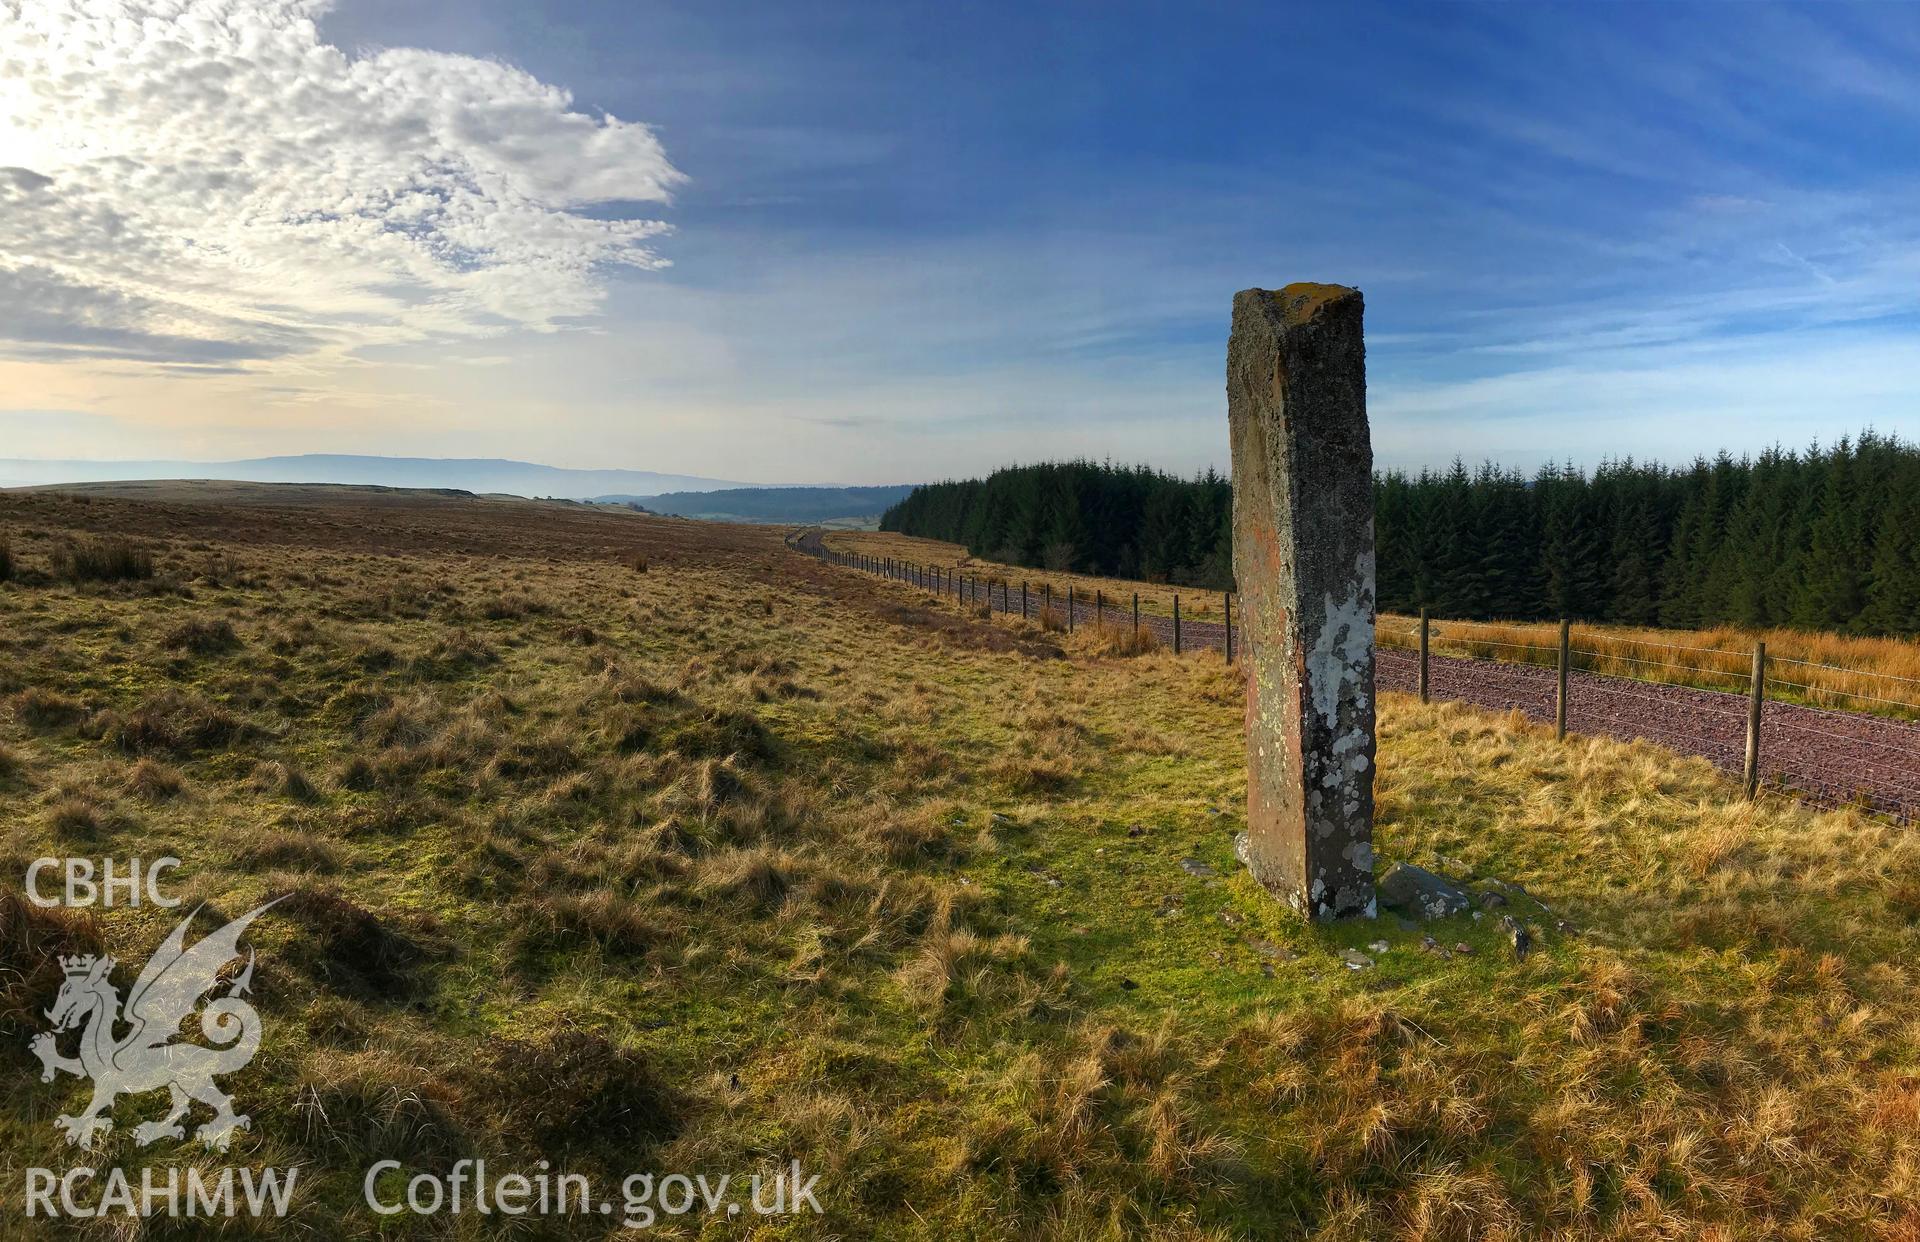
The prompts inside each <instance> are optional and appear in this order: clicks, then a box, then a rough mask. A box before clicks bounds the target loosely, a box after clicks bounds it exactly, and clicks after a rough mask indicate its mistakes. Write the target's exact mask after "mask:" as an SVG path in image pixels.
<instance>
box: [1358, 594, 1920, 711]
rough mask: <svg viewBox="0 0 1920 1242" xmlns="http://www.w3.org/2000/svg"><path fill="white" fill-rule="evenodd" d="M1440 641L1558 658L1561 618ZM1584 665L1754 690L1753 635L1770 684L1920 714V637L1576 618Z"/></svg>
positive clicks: (1441, 632) (1466, 628) (1850, 706)
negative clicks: (1763, 648)
mask: <svg viewBox="0 0 1920 1242" xmlns="http://www.w3.org/2000/svg"><path fill="white" fill-rule="evenodd" d="M1418 633H1419V620H1418V618H1413V617H1401V616H1394V615H1391V614H1387V615H1382V616H1381V618H1380V641H1381V642H1382V643H1383V644H1385V645H1389V646H1395V647H1402V648H1408V649H1412V648H1414V647H1416V646H1417V645H1418V640H1417V638H1416V637H1415V636H1416V635H1417V634H1418ZM1429 641H1430V643H1431V646H1432V649H1433V650H1434V651H1437V652H1441V653H1443V654H1447V655H1465V656H1473V657H1476V658H1480V659H1496V660H1510V661H1519V662H1522V663H1532V664H1552V663H1554V662H1555V660H1556V659H1557V658H1558V657H1557V655H1556V653H1557V651H1558V649H1559V644H1560V627H1559V625H1558V624H1557V623H1551V622H1483V621H1436V622H1434V623H1433V624H1432V627H1431V637H1430V640H1429ZM1571 641H1572V648H1573V651H1574V653H1575V660H1574V663H1575V666H1576V667H1578V668H1581V669H1586V670H1589V671H1591V672H1596V673H1604V674H1607V675H1609V676H1614V677H1633V678H1638V679H1639V680H1642V681H1661V682H1670V683H1673V684H1677V685H1688V686H1700V687H1702V688H1704V689H1709V690H1727V691H1733V692H1736V693H1745V692H1746V691H1747V688H1748V687H1749V686H1750V685H1751V684H1752V677H1753V645H1754V643H1755V642H1756V641H1763V642H1765V643H1766V644H1767V660H1768V669H1767V681H1768V694H1769V695H1770V696H1772V697H1776V698H1786V699H1791V700H1793V701H1796V702H1805V703H1810V704H1813V705H1814V706H1817V707H1832V708H1837V709H1839V710H1842V711H1877V712H1885V713H1887V714H1891V715H1902V716H1920V642H1914V641H1912V640H1910V639H1900V638H1853V637H1848V636H1846V635H1841V634H1819V633H1807V632H1804V631H1800V630H1780V629H1773V630H1759V631H1749V630H1739V629H1733V628H1731V627H1727V626H1719V627H1715V628H1713V629H1707V630H1662V629H1652V628H1646V627H1635V626H1607V625H1586V624H1579V625H1575V626H1574V627H1573V630H1572V636H1571Z"/></svg>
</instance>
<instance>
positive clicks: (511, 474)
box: [0, 453, 755, 507]
mask: <svg viewBox="0 0 1920 1242" xmlns="http://www.w3.org/2000/svg"><path fill="white" fill-rule="evenodd" d="M131 479H234V480H238V481H240V482H245V483H363V484H365V483H371V484H377V485H380V486H385V487H421V488H459V489H461V490H463V491H469V492H505V493H507V494H509V495H514V496H566V497H576V498H577V497H585V496H595V495H601V494H605V493H615V492H617V493H621V494H623V495H630V496H656V495H659V494H661V493H663V492H693V491H717V490H724V489H733V488H752V487H754V486H755V485H754V484H751V483H740V482H736V481H732V480H728V479H709V478H704V477H702V476H699V475H690V474H661V473H658V472H656V471H652V470H575V469H570V468H568V467H564V466H543V465H539V464H537V463H534V462H525V461H510V460H506V459H503V458H492V457H473V458H458V457H377V456H363V455H356V454H346V453H302V454H299V455H296V456H287V457H252V458H245V459H242V460H239V461H165V460H154V461H85V460H64V461H47V460H39V459H34V458H0V487H27V486H37V485H44V484H49V483H101V482H117V481H121V480H131ZM649 507H651V506H649Z"/></svg>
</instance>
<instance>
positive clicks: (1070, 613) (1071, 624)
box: [1067, 582, 1074, 634]
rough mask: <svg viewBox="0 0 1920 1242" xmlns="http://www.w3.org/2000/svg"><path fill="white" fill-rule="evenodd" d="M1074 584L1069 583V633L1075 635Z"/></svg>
mask: <svg viewBox="0 0 1920 1242" xmlns="http://www.w3.org/2000/svg"><path fill="white" fill-rule="evenodd" d="M1073 595H1074V586H1073V583H1071V582H1069V583H1067V633H1069V634H1071V633H1073Z"/></svg>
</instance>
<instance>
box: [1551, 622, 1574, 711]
mask: <svg viewBox="0 0 1920 1242" xmlns="http://www.w3.org/2000/svg"><path fill="white" fill-rule="evenodd" d="M1572 653H1573V623H1572V622H1571V621H1567V620H1565V619H1564V618H1563V619H1562V620H1561V622H1560V684H1559V693H1557V694H1556V695H1555V696H1554V701H1553V732H1554V736H1555V737H1557V738H1559V739H1560V740H1561V741H1563V742H1564V741H1566V740H1567V665H1568V663H1569V661H1570V658H1571V656H1572Z"/></svg>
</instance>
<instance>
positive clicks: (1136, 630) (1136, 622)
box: [1133, 591, 1140, 639]
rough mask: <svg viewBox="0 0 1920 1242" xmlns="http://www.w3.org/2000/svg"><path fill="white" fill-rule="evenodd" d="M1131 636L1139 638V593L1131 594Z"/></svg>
mask: <svg viewBox="0 0 1920 1242" xmlns="http://www.w3.org/2000/svg"><path fill="white" fill-rule="evenodd" d="M1133 636H1134V638H1135V639H1138V638H1139V637H1140V592H1138V591H1135V592H1134V593H1133Z"/></svg>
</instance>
